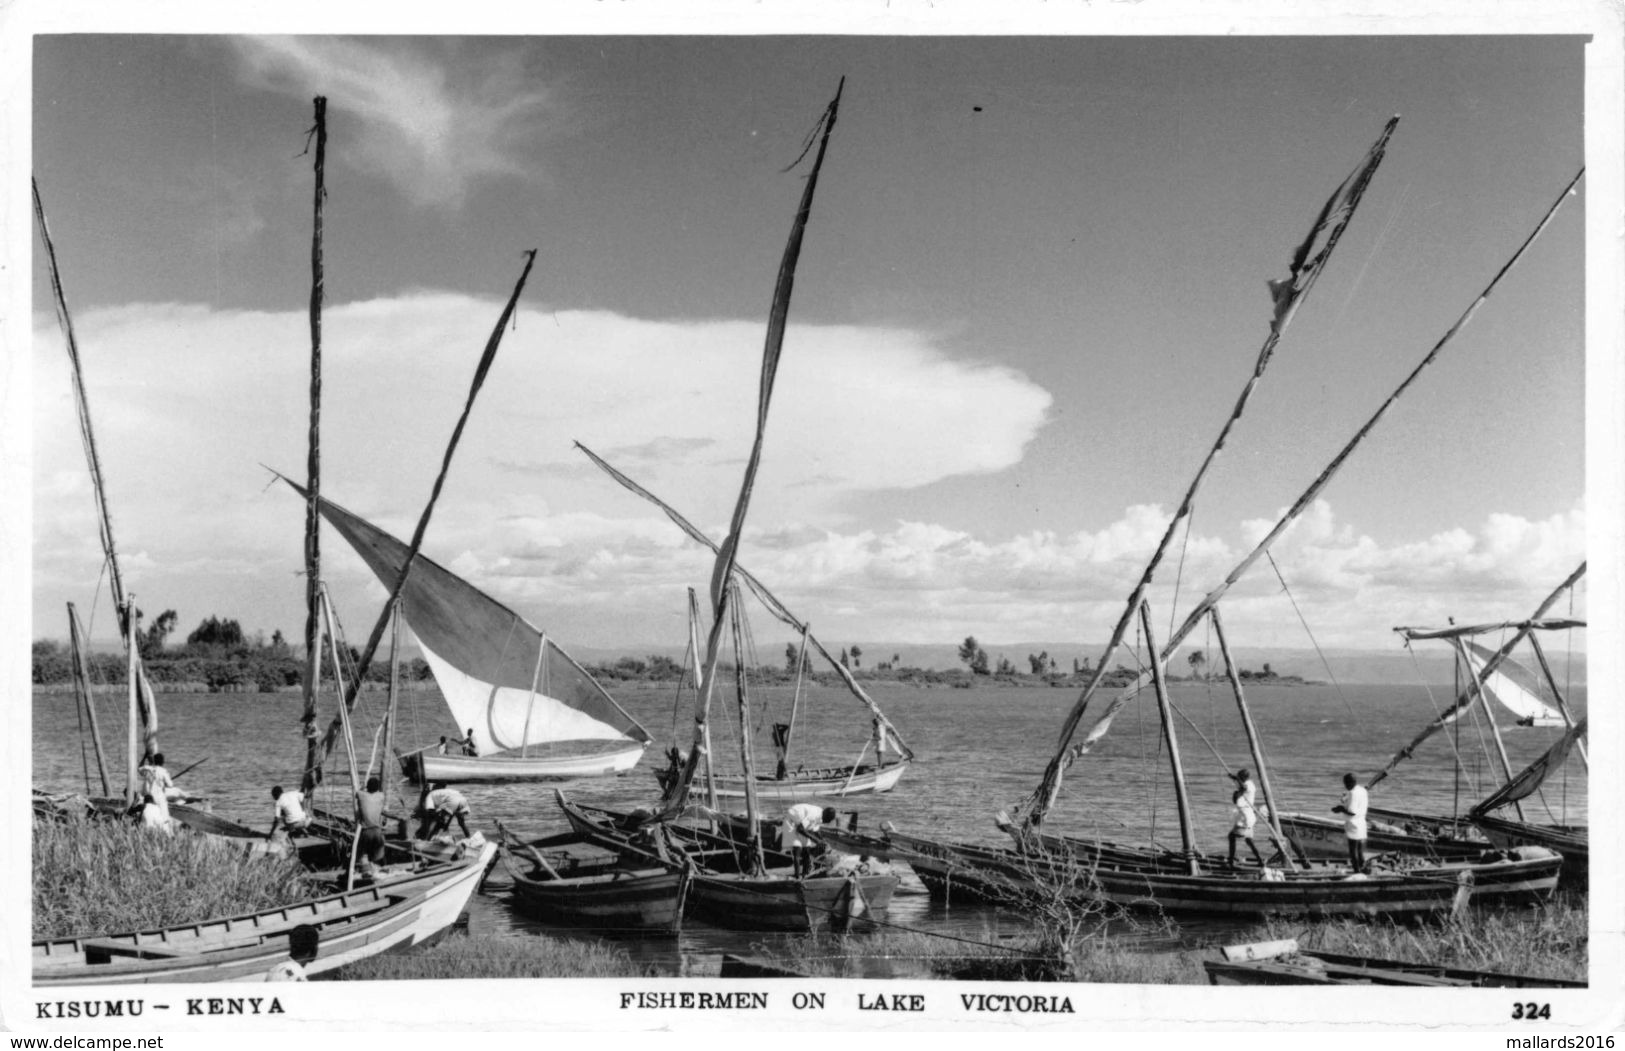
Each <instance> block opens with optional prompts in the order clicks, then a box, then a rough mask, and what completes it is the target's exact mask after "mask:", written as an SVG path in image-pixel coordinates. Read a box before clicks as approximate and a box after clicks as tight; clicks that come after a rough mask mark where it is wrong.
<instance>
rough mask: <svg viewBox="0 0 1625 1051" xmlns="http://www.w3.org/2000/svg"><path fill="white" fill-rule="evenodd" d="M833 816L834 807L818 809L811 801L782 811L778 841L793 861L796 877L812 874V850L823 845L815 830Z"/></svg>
mask: <svg viewBox="0 0 1625 1051" xmlns="http://www.w3.org/2000/svg"><path fill="white" fill-rule="evenodd" d="M835 818H836V814H835V808H834V807H832V806H827V807H824V808H823V809H819V808H818V807H817V806H816V805H814V804H812V803H797V804H796V805H795V806H792V807H791V808H790V809H788V810H786V811H785V812H784V827H783V828H782V829H781V831H780V835H779V842H780V845H781V846H783V848H784V849H785V850H788V851H789V852H790V855H791V857H792V858H793V859H794V861H795V866H796V878H797V879H799V878H801V877H803V876H810V875H812V867H813V866H812V856H813V850H814V849H815V848H817V847H821V846H822V845H823V841H822V840H820V839H819V838H818V836H817V832H818V830H819V829H821V828H823V827H824V825H825V824H827V823H830V822H833V821H834V820H835Z"/></svg>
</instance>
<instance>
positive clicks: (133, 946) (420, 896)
mask: <svg viewBox="0 0 1625 1051" xmlns="http://www.w3.org/2000/svg"><path fill="white" fill-rule="evenodd" d="M425 897H426V892H424V891H421V890H420V891H418V892H417V893H411V892H410V891H406V892H400V891H396V892H391V891H388V890H384V889H379V888H364V889H362V890H359V891H353V892H350V893H348V894H335V895H329V896H327V897H324V898H319V899H315V900H313V901H310V902H306V903H302V904H300V905H297V906H290V907H289V908H286V909H277V910H270V911H268V912H265V913H259V914H256V915H253V916H240V917H233V918H232V919H226V920H214V921H209V922H207V923H203V924H196V925H193V926H191V927H187V928H171V929H169V930H164V931H143V932H140V933H138V934H124V935H112V936H106V937H83V938H68V939H55V940H51V941H46V942H36V943H35V944H34V962H33V978H34V985H36V986H59V985H107V984H124V983H145V982H263V981H265V976H266V973H267V972H268V971H270V970H271V968H273V967H275V966H276V965H277V964H279V963H282V962H284V961H286V960H288V959H289V958H290V940H291V936H292V931H293V930H294V928H296V927H299V926H301V925H310V926H314V927H315V928H316V929H317V930H318V931H319V932H320V941H319V943H318V948H317V956H316V958H315V959H313V960H310V961H308V962H306V963H305V964H304V965H303V966H304V970H305V973H306V974H309V975H314V974H321V973H323V972H325V971H331V970H335V969H337V968H339V967H343V966H345V965H346V964H349V963H353V962H355V961H357V960H360V959H364V958H365V957H368V956H373V955H376V954H378V953H382V952H387V951H390V950H392V949H398V948H404V947H405V946H407V945H410V944H411V943H412V937H413V929H414V927H415V925H416V924H417V923H418V921H419V919H420V915H421V911H422V908H423V904H424V899H425ZM355 910H360V911H359V912H357V911H355Z"/></svg>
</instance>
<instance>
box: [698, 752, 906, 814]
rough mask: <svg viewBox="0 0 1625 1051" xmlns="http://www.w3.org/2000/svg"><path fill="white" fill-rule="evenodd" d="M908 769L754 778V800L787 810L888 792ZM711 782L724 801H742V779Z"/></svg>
mask: <svg viewBox="0 0 1625 1051" xmlns="http://www.w3.org/2000/svg"><path fill="white" fill-rule="evenodd" d="M908 766H909V760H907V759H903V760H900V761H898V762H895V763H892V764H890V765H887V766H883V767H881V768H880V769H878V770H877V769H875V768H874V767H872V766H866V767H860V768H859V769H858V771H857V773H855V774H853V773H852V772H851V771H850V770H842V769H838V768H832V769H828V770H812V771H801V772H797V773H796V774H795V775H793V776H791V777H787V778H785V779H784V780H782V781H781V780H778V779H776V778H772V777H757V778H756V779H755V780H756V798H757V800H758V801H759V802H761V803H762V804H764V805H769V804H782V805H785V806H788V805H789V804H791V803H796V802H800V801H802V800H806V799H820V798H830V797H838V796H857V795H870V794H874V793H878V792H890V791H891V790H892V789H893V788H895V787H897V782H898V781H899V780H901V779H902V776H903V774H904V773H905V772H907V770H908ZM711 780H712V783H713V784H714V785H715V787H716V793H717V795H718V796H720V797H722V798H724V799H743V798H745V779H744V777H743V776H741V775H739V774H713V775H712V778H711Z"/></svg>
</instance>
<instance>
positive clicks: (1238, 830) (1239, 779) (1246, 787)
mask: <svg viewBox="0 0 1625 1051" xmlns="http://www.w3.org/2000/svg"><path fill="white" fill-rule="evenodd" d="M1232 777H1233V779H1234V780H1235V782H1236V790H1235V791H1234V792H1232V793H1231V795H1230V802H1231V803H1232V804H1233V807H1232V810H1231V819H1230V860H1229V862H1228V864H1229V866H1230V867H1231V868H1235V867H1236V844H1237V842H1238V841H1239V840H1246V841H1247V849H1248V850H1251V851H1252V852H1253V857H1254V858H1256V859H1258V867H1259V868H1263V867H1264V855H1262V854H1260V853H1259V852H1258V844H1257V843H1254V842H1253V827H1254V826H1255V825H1257V824H1258V807H1257V805H1256V804H1255V803H1254V800H1255V799H1256V798H1257V792H1258V786H1257V785H1256V784H1254V783H1253V779H1252V773H1251V772H1250V771H1249V770H1248V769H1247V768H1246V767H1242V768H1241V769H1240V770H1237V771H1236V772H1235V774H1233V775H1232Z"/></svg>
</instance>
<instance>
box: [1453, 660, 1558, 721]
mask: <svg viewBox="0 0 1625 1051" xmlns="http://www.w3.org/2000/svg"><path fill="white" fill-rule="evenodd" d="M1466 653H1467V663H1468V665H1469V666H1470V667H1471V668H1472V673H1473V677H1474V678H1476V679H1478V680H1479V682H1480V684H1481V686H1482V688H1483V690H1484V693H1485V694H1486V695H1487V696H1489V697H1492V698H1494V699H1495V700H1496V701H1498V702H1499V703H1500V705H1501V707H1503V708H1505V709H1506V710H1507V711H1509V712H1511V713H1512V714H1513V715H1515V716H1517V718H1518V724H1519V725H1520V726H1563V725H1564V722H1563V713H1562V712H1559V711H1558V710H1557V709H1556V708H1553V707H1552V706H1551V705H1549V704H1547V703H1546V702H1545V701H1543V700H1541V698H1540V684H1539V680H1538V679H1537V678H1536V677H1535V674H1534V673H1533V672H1531V671H1530V670H1529V669H1528V668H1525V667H1524V666H1523V665H1521V664H1519V663H1518V662H1517V661H1515V660H1513V659H1512V658H1510V657H1508V658H1506V659H1504V660H1502V661H1501V663H1500V664H1499V665H1498V666H1497V667H1496V668H1494V669H1493V670H1492V671H1491V672H1490V674H1489V675H1488V676H1486V675H1485V674H1484V666H1485V664H1486V663H1487V662H1488V661H1489V660H1490V659H1491V658H1493V657H1494V656H1495V651H1493V650H1490V649H1486V648H1485V647H1484V646H1481V645H1479V644H1478V643H1476V642H1467V643H1466Z"/></svg>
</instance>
